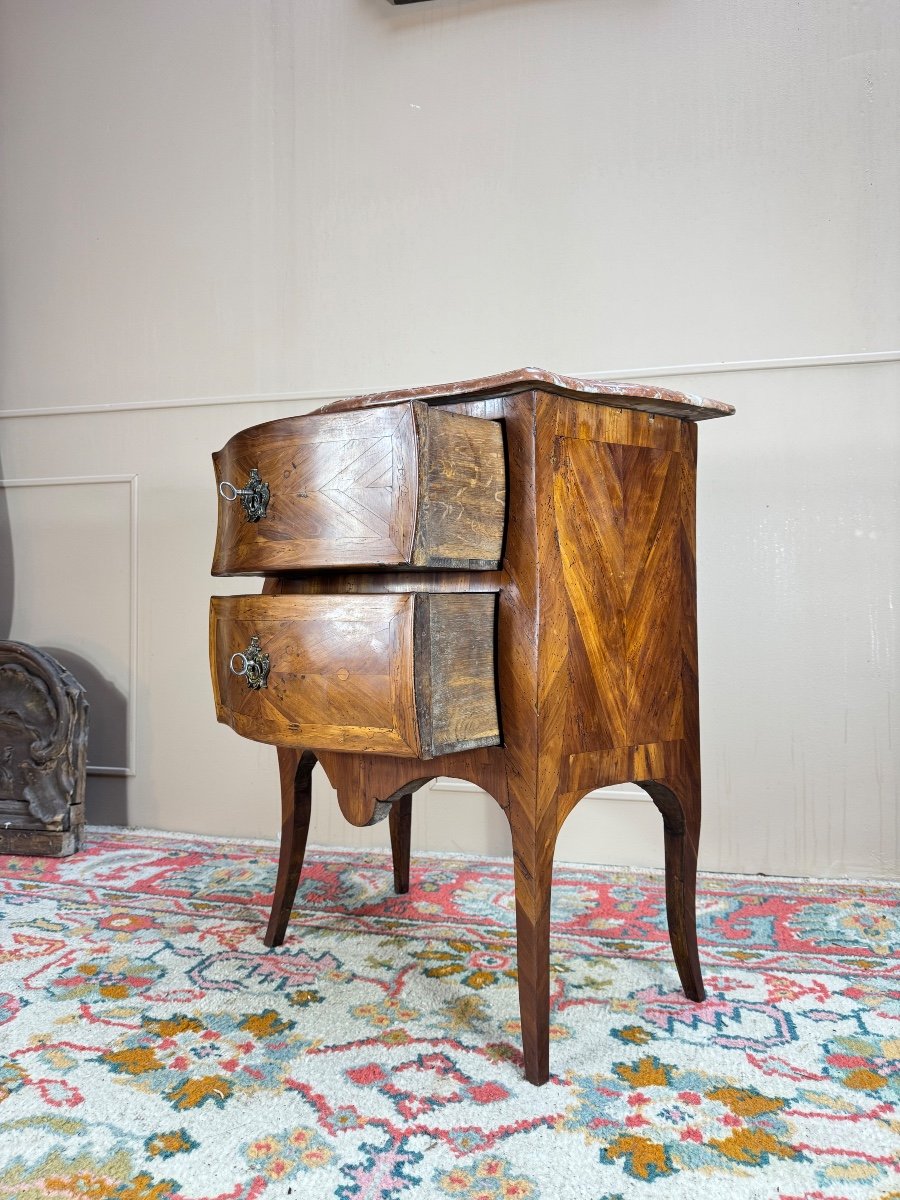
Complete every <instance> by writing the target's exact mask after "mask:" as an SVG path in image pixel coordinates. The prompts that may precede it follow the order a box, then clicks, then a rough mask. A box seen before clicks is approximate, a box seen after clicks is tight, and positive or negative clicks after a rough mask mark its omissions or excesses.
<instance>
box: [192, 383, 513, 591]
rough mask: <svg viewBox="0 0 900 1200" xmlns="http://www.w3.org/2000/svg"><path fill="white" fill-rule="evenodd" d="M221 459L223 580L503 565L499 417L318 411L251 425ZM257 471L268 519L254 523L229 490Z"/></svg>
mask: <svg viewBox="0 0 900 1200" xmlns="http://www.w3.org/2000/svg"><path fill="white" fill-rule="evenodd" d="M213 464H214V467H215V475H216V485H217V487H218V488H219V527H218V536H217V539H216V549H215V555H214V558H213V567H212V573H213V574H214V575H254V574H256V575H258V574H266V573H271V572H276V571H289V570H308V569H310V568H321V567H342V566H349V567H365V566H369V567H371V566H386V565H411V566H417V567H438V566H450V567H475V568H479V567H492V566H493V567H496V566H498V565H499V559H500V552H501V547H502V543H503V528H504V517H505V511H506V469H505V457H504V452H503V434H502V431H501V428H500V426H499V425H498V424H496V423H494V422H487V421H478V420H473V419H471V418H468V417H460V416H451V415H450V414H448V413H444V412H441V411H439V410H432V409H429V408H428V406H427V405H426V404H423V403H421V402H418V401H417V402H413V401H410V402H409V403H407V404H401V405H395V406H389V407H382V408H372V409H368V410H367V411H365V412H361V413H354V414H352V415H347V414H344V413H328V414H315V413H313V414H309V415H307V416H302V417H287V418H285V419H284V420H281V421H270V422H268V423H266V424H264V425H255V426H253V427H252V428H251V429H245V430H243V431H242V432H241V433H239V434H236V435H235V436H234V437H233V438H231V440H230V441H229V442H228V443H227V444H226V445H225V446H224V447H223V449H222V450H220V451H219V452H218V453H217V454H214V455H213ZM254 470H255V471H256V472H257V473H258V475H259V477H260V480H261V481H262V482H263V483H264V484H265V486H266V487H267V488H268V492H269V496H268V503H267V506H266V511H265V513H264V515H262V516H261V517H259V518H258V519H255V520H249V519H248V518H247V515H246V514H245V511H244V508H243V504H242V502H241V501H240V498H239V497H238V498H237V499H235V498H233V496H232V493H233V492H240V491H241V490H243V489H244V488H245V487H246V486H247V485H248V481H249V480H250V478H251V472H252V471H254ZM229 485H230V486H229ZM223 487H224V490H225V495H224V496H223V495H222V489H223Z"/></svg>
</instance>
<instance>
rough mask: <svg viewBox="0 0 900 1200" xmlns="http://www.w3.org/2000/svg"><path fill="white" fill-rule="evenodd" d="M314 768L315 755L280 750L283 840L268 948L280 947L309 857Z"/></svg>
mask: <svg viewBox="0 0 900 1200" xmlns="http://www.w3.org/2000/svg"><path fill="white" fill-rule="evenodd" d="M315 765H316V759H315V755H313V754H311V753H310V752H309V751H308V750H305V751H298V750H286V749H284V748H283V747H279V750H278V774H279V777H280V780H281V841H280V843H279V852H278V875H277V877H276V879H275V894H274V896H273V898H272V910H271V912H270V913H269V924H268V927H267V928H266V934H265V938H264V939H263V940H264V941H265V944H266V945H267V946H280V945H281V943H282V942H283V941H284V935H285V933H286V931H287V927H288V922H289V921H290V919H291V908H292V907H293V904H294V897H295V896H296V894H297V884H298V883H299V882H300V873H301V871H302V870H303V859H304V857H305V855H306V839H307V836H308V834H309V822H310V817H311V815H312V772H313V767H314V766H315Z"/></svg>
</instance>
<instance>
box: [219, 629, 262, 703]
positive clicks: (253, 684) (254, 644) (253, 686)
mask: <svg viewBox="0 0 900 1200" xmlns="http://www.w3.org/2000/svg"><path fill="white" fill-rule="evenodd" d="M235 662H237V663H238V664H239V667H240V669H238V667H236V666H235V665H234V664H235ZM228 668H229V670H230V671H231V673H232V675H238V676H240V675H243V676H244V677H245V678H246V680H247V687H248V688H249V689H250V690H251V691H257V690H258V689H259V688H264V687H266V686H267V683H266V680H267V679H268V678H269V656H268V654H264V653H263V652H262V651H261V650H260V648H259V638H258V637H257V636H256V634H255V633H254V635H253V637H252V638H251V639H250V645H249V646H248V647H247V649H246V650H245V651H244V652H243V653H240V652H239V653H237V654H232V656H231V658H230V659H229V660H228Z"/></svg>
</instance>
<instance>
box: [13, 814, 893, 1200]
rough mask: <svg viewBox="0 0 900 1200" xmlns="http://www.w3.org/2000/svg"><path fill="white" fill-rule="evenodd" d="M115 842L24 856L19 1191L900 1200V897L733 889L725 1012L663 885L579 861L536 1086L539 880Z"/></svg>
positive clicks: (728, 905)
mask: <svg viewBox="0 0 900 1200" xmlns="http://www.w3.org/2000/svg"><path fill="white" fill-rule="evenodd" d="M275 861H276V854H275V851H274V849H273V848H272V847H271V846H262V845H259V844H256V845H253V844H250V845H248V844H246V843H236V842H222V841H216V840H212V839H209V840H206V839H202V838H197V837H192V836H187V835H186V836H184V837H181V838H173V837H168V836H162V835H148V834H145V833H129V832H127V831H121V832H118V831H117V832H111V831H107V830H94V831H92V835H91V838H90V841H89V845H88V848H87V849H86V850H85V851H83V852H82V853H80V854H77V855H75V856H74V857H73V858H70V859H64V860H48V859H33V858H15V857H6V858H0V1197H2V1198H3V1200H6V1198H12V1197H15V1198H16V1200H36V1198H38V1197H54V1198H55V1200H70V1198H71V1200H74V1198H75V1197H78V1198H80V1200H84V1198H88V1200H170V1198H177V1200H262V1198H265V1200H275V1198H278V1200H283V1198H286V1197H288V1196H291V1197H299V1198H302V1200H326V1198H331V1197H334V1198H335V1200H405V1198H406V1197H422V1198H426V1200H427V1198H430V1197H434V1198H435V1200H448V1198H455V1200H622V1198H630V1197H637V1196H641V1197H643V1196H647V1197H650V1198H652V1200H657V1198H658V1200H672V1198H679V1200H680V1198H687V1197H690V1198H691V1200H714V1198H715V1200H718V1198H720V1197H727V1200H862V1198H865V1200H876V1198H877V1200H888V1198H889V1197H893V1198H895V1200H896V1198H898V1197H900V1161H898V1153H897V1150H898V1146H900V1113H898V1099H900V956H898V947H900V902H898V898H897V895H896V890H895V889H892V888H891V887H890V886H889V885H877V884H871V885H869V884H856V883H840V882H820V883H811V882H802V881H785V880H772V879H761V878H758V877H754V878H747V877H736V876H724V875H718V876H716V875H708V876H705V877H703V878H702V879H701V883H700V888H699V894H698V913H699V924H700V941H701V961H702V963H703V966H704V973H705V979H706V984H707V991H708V999H707V1000H706V1001H705V1003H703V1004H700V1005H695V1004H692V1003H691V1002H690V1001H687V1000H685V998H684V997H683V995H682V994H681V992H680V990H679V987H678V979H677V976H676V973H675V968H674V964H673V962H672V958H671V954H670V950H669V945H668V938H667V934H666V920H665V896H664V891H663V886H662V884H663V881H662V877H661V875H660V874H659V873H656V872H630V871H624V870H620V869H616V868H594V867H567V866H564V865H560V866H558V867H557V869H556V871H555V875H554V888H555V891H554V907H553V916H554V924H553V943H552V1013H551V1022H552V1028H551V1037H552V1043H551V1071H552V1076H551V1080H550V1082H549V1083H548V1084H547V1085H546V1086H545V1087H543V1088H533V1087H531V1086H530V1085H528V1084H527V1083H525V1081H524V1079H523V1077H522V1062H521V1052H520V1048H519V1026H518V1001H517V992H516V958H515V938H514V904H513V893H512V872H511V865H510V864H509V863H507V862H503V861H496V860H473V859H462V858H461V859H451V860H448V859H446V858H441V859H437V858H429V857H422V858H419V859H418V860H414V863H413V870H412V881H411V888H410V893H409V895H408V896H395V895H394V893H393V887H392V873H391V866H390V860H389V858H388V857H382V856H379V855H375V854H370V853H369V854H366V853H354V852H350V851H319V852H311V853H310V854H309V855H308V856H307V863H306V866H305V868H304V878H303V881H302V883H301V887H300V891H299V893H298V897H297V904H296V906H295V910H294V917H293V920H292V923H291V925H290V927H289V930H288V937H287V940H286V943H285V945H284V946H283V947H281V948H280V949H278V950H276V951H266V950H265V948H264V946H263V944H262V933H263V930H264V927H265V919H266V912H267V908H268V904H269V901H270V893H271V888H272V887H273V884H274V879H275Z"/></svg>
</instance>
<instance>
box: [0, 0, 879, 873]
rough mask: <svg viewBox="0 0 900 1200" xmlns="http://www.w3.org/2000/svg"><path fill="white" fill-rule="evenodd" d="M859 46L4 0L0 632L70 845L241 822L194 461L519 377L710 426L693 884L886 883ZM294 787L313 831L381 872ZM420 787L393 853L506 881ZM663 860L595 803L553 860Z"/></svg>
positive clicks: (752, 17)
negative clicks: (274, 427)
mask: <svg viewBox="0 0 900 1200" xmlns="http://www.w3.org/2000/svg"><path fill="white" fill-rule="evenodd" d="M895 15H896V10H895V6H894V4H893V3H892V0H871V2H870V3H868V4H867V5H865V6H850V5H845V4H843V3H841V2H839V0H833V2H827V3H824V4H823V3H822V2H821V0H816V2H815V3H813V2H812V0H803V2H802V3H800V4H799V5H794V6H792V7H790V9H787V8H785V6H784V4H783V3H781V0H761V3H758V4H755V5H750V6H748V5H745V4H741V3H738V2H737V0H725V2H724V3H722V2H720V3H712V2H708V3H704V2H700V3H697V2H694V0H691V2H688V0H637V2H636V0H609V2H607V0H604V2H603V3H596V2H592V0H432V2H431V3H428V4H422V5H421V6H419V5H413V6H409V7H401V8H394V7H392V6H391V5H389V4H388V3H387V2H386V0H293V2H277V3H263V2H262V0H252V2H250V0H248V2H237V0H208V2H207V0H133V2H132V3H129V4H121V3H119V2H118V0H105V2H101V0H0V89H2V94H0V106H2V111H3V112H4V116H5V136H4V139H3V147H2V161H0V189H2V191H0V212H2V254H3V263H4V269H3V274H2V279H0V296H2V310H3V323H2V334H0V338H2V341H0V381H2V391H0V418H2V419H0V478H2V479H3V480H5V481H6V486H5V487H4V488H3V489H0V572H2V573H0V636H2V635H3V634H5V633H6V632H7V630H8V629H9V630H10V631H11V635H12V636H13V637H16V638H21V639H23V640H31V641H35V642H38V643H40V644H42V645H45V646H48V647H53V648H55V649H56V650H57V651H58V653H59V654H60V656H61V657H63V658H64V659H65V661H67V662H69V663H71V664H72V665H73V667H74V669H75V670H76V673H77V674H79V675H80V676H81V677H82V678H83V680H84V681H85V682H86V683H87V684H88V685H89V687H90V689H91V699H92V705H93V707H92V716H93V732H92V742H91V760H92V763H93V764H94V766H93V768H92V776H91V780H90V785H89V791H90V802H91V809H90V812H89V818H92V819H93V820H95V821H96V820H109V821H126V822H128V823H131V824H138V825H147V826H151V827H157V828H165V829H184V830H200V831H204V832H208V833H221V834H245V835H248V836H272V835H274V833H275V830H276V828H277V823H278V799H277V794H276V786H275V772H274V763H273V758H274V756H273V753H272V751H271V750H269V749H268V748H266V747H260V746H256V745H254V744H252V743H249V742H245V741H243V740H241V739H239V738H237V737H236V736H235V735H234V734H232V733H231V731H229V730H226V729H224V728H222V727H219V726H217V725H216V723H215V720H214V716H213V711H212V704H211V699H210V694H209V684H208V677H207V665H206V658H205V655H206V605H207V598H208V595H209V593H210V591H211V590H213V588H215V590H218V591H241V590H248V584H247V581H235V583H234V584H233V585H232V584H230V583H229V582H228V581H224V582H221V581H220V582H218V583H216V584H213V582H212V581H211V580H210V579H209V577H208V569H209V561H210V557H211V552H212V541H213V534H214V523H215V495H214V490H213V485H212V473H211V469H210V466H209V453H210V451H212V450H213V449H215V448H217V447H219V446H220V445H221V444H222V443H223V442H224V441H225V440H226V439H227V438H228V437H229V436H230V435H231V434H232V433H233V432H234V431H235V430H237V429H239V428H242V427H243V426H245V425H248V424H253V423H256V422H257V421H262V420H266V419H268V418H270V417H275V416H282V415H286V414H288V413H290V412H299V411H305V410H307V409H309V408H312V407H314V406H315V405H316V404H317V403H320V402H322V401H323V400H325V399H327V398H330V397H333V396H337V395H344V394H349V393H352V392H354V391H357V390H372V389H375V388H379V387H388V386H393V385H404V384H413V383H424V382H436V381H441V380H446V379H452V378H465V377H467V376H471V375H475V374H478V373H481V372H489V371H493V370H502V369H506V368H508V367H512V366H517V365H523V364H525V363H530V364H537V365H544V366H548V367H551V368H553V369H556V370H560V371H564V372H571V373H597V374H606V375H610V376H612V375H618V374H633V375H635V376H638V377H641V376H647V377H653V378H659V379H660V380H662V381H664V382H668V383H670V384H671V385H672V386H675V387H683V388H687V389H690V390H696V391H701V392H706V393H707V394H709V395H711V396H715V397H717V398H721V399H724V400H728V401H731V402H733V403H735V404H737V405H738V410H739V411H738V416H737V417H735V418H733V419H731V420H729V421H723V422H714V423H711V424H708V425H705V426H703V427H702V428H701V472H700V507H699V554H700V569H699V574H700V617H701V671H702V696H701V701H702V706H703V708H702V715H703V730H704V746H703V749H704V766H705V779H706V813H707V816H706V822H705V829H704V844H703V852H702V865H704V866H706V867H707V868H711V869H723V870H746V871H767V872H783V873H812V874H842V873H850V874H866V875H890V874H895V873H897V872H898V867H900V825H898V807H897V787H898V755H900V749H898V747H900V729H898V710H900V701H898V698H897V682H898V663H897V603H898V600H897V594H898V584H900V536H898V534H900V472H898V469H897V463H898V461H900V409H898V405H897V400H896V397H897V392H898V383H900V352H898V350H897V347H898V345H900V336H898V335H900V321H898V315H900V314H898V308H900V304H898V297H900V291H898V279H900V253H898V249H900V237H898V230H897V224H896V211H897V204H898V196H900V187H898V184H900V168H898V159H897V154H896V130H897V128H898V126H900V122H898V118H900V111H898V96H900V89H898V75H900V48H898V41H900V39H898V33H897V27H896V21H895V20H894V17H895ZM804 363H807V364H810V365H802V364H804ZM713 364H714V365H715V366H714V367H713ZM764 367H765V368H767V369H760V368H764ZM291 398H295V399H291ZM254 587H255V585H253V584H252V582H251V584H250V587H249V590H254ZM892 699H893V709H892V708H891V704H892ZM317 787H318V791H319V794H318V796H317V800H318V801H319V802H318V803H317V806H316V816H315V828H314V831H313V837H314V838H315V840H317V841H319V842H338V843H342V844H348V843H354V844H360V843H364V844H377V845H381V844H384V843H385V841H386V837H387V831H386V828H385V827H384V826H379V827H377V828H376V829H374V830H366V831H362V832H358V831H355V830H352V829H351V828H350V827H349V826H346V825H344V824H343V822H342V820H341V819H340V818H339V816H338V815H337V812H336V807H335V806H334V805H333V804H332V803H329V802H328V796H327V791H328V789H327V785H325V784H324V782H323V781H321V780H319V782H318V784H317ZM420 795H421V797H422V798H421V801H420V803H419V805H418V807H417V810H416V817H415V838H416V842H417V844H418V845H419V846H420V847H428V848H432V849H440V848H445V847H447V848H461V849H465V850H471V851H489V852H492V853H506V852H507V850H508V840H507V834H506V830H505V828H504V818H503V817H502V814H501V813H500V811H499V810H498V809H497V808H496V806H495V805H494V804H493V802H492V801H490V800H488V799H486V798H485V797H483V796H482V795H481V794H479V793H476V792H473V791H471V790H466V789H465V788H463V787H462V786H461V785H456V784H454V785H451V784H446V783H441V784H438V785H436V787H435V788H434V790H433V791H432V792H430V793H429V792H428V791H425V792H423V793H420ZM661 852H662V845H661V829H660V827H659V819H658V817H657V815H656V813H655V810H654V809H653V807H652V805H651V804H650V803H649V802H648V801H646V800H644V799H640V798H635V797H634V796H633V795H631V794H630V793H629V792H628V791H627V789H626V790H620V791H619V792H617V793H614V794H613V795H612V796H611V797H599V796H598V797H596V798H592V799H590V800H588V801H585V802H584V803H583V804H582V805H581V806H579V808H578V810H576V812H575V813H574V814H573V816H572V817H571V818H570V821H569V823H568V824H567V826H566V828H565V830H564V831H563V834H562V837H561V839H560V845H559V856H560V857H568V858H573V859H584V860H589V861H601V862H603V861H606V862H640V863H656V862H659V861H660V859H661Z"/></svg>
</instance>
